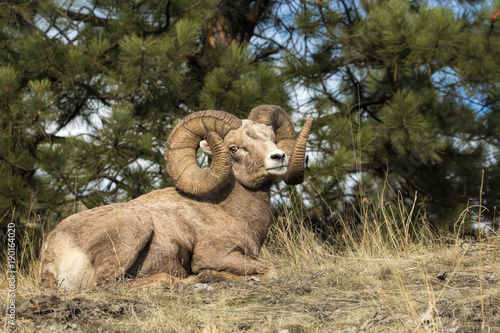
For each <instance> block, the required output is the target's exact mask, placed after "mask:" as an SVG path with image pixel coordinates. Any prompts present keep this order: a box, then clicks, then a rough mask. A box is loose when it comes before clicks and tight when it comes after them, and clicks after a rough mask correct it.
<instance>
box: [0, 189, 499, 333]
mask: <svg viewBox="0 0 500 333" xmlns="http://www.w3.org/2000/svg"><path fill="white" fill-rule="evenodd" d="M404 200H405V199H404V198H402V197H398V199H397V200H395V201H394V202H384V201H383V199H379V200H378V201H377V202H370V201H368V200H366V201H365V202H364V204H363V205H362V207H361V209H359V210H358V211H357V214H358V216H357V218H356V223H354V221H349V220H340V221H338V222H339V223H340V225H341V226H342V228H341V229H342V230H341V232H339V233H338V234H336V235H334V236H330V237H329V238H328V239H327V240H326V241H325V237H322V236H320V235H318V233H317V231H315V230H313V228H312V227H311V223H310V221H309V220H308V219H307V217H306V216H305V215H303V209H302V207H291V208H285V209H284V210H283V211H282V212H281V213H280V214H278V215H277V216H276V217H275V218H274V221H273V224H272V227H271V229H270V232H269V235H268V240H267V242H266V244H265V246H264V248H263V250H262V253H261V256H260V258H259V260H261V261H264V262H266V263H268V264H272V265H274V266H275V267H276V268H277V271H278V275H277V276H276V277H274V278H267V279H254V278H253V279H248V280H241V281H222V280H214V281H211V282H205V283H202V284H197V283H196V281H195V282H194V283H191V284H186V285H182V286H178V287H175V288H171V289H168V288H165V289H161V288H156V289H155V288H149V289H142V290H130V289H127V288H125V287H124V286H123V285H121V284H119V283H117V284H116V285H113V286H110V287H106V288H97V289H94V290H86V291H80V292H65V291H54V290H43V289H40V288H39V287H38V276H37V274H38V273H37V266H38V262H37V259H36V256H29V253H30V251H33V249H32V248H30V246H31V245H30V242H29V237H25V239H26V241H25V242H24V243H19V244H18V248H19V252H18V253H19V255H20V260H19V261H21V260H22V259H23V255H25V256H26V257H25V258H28V257H29V258H28V259H27V260H28V264H27V265H26V266H25V267H18V269H19V271H18V276H17V277H18V279H17V285H16V288H17V290H16V305H17V311H18V313H17V317H16V330H18V331H21V332H32V331H41V332H44V331H47V332H50V331H58V330H68V331H78V332H96V331H101V332H282V333H285V332H481V331H482V332H500V324H499V323H500V291H499V290H500V288H499V287H500V254H499V252H500V241H499V238H498V235H495V234H490V235H481V237H480V238H464V237H462V234H463V233H462V232H461V230H462V229H463V227H464V226H465V220H466V219H467V218H468V217H467V216H468V214H469V213H470V211H472V210H475V209H476V207H470V208H469V210H470V211H465V212H464V213H463V214H462V215H460V216H459V217H457V223H456V229H457V232H456V233H454V234H448V235H443V234H437V233H436V232H435V231H434V230H433V228H432V227H431V226H430V224H429V221H428V219H427V216H426V212H425V210H424V209H423V207H422V206H420V205H418V204H417V202H418V200H417V198H413V201H411V202H410V204H407V203H406V202H405V201H404ZM323 236H324V235H323ZM23 253H25V254H23ZM4 259H5V258H3V257H2V259H1V260H4ZM2 267H4V266H3V265H2ZM197 282H201V281H197ZM7 284H8V281H7V280H6V275H5V274H1V276H0V311H2V313H6V312H5V310H6V306H7V304H8V303H7V302H8V297H7ZM2 327H3V328H4V329H7V328H8V325H6V324H5V321H4V322H2Z"/></svg>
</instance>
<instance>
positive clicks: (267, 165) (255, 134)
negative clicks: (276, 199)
mask: <svg viewBox="0 0 500 333" xmlns="http://www.w3.org/2000/svg"><path fill="white" fill-rule="evenodd" d="M224 142H225V144H226V145H227V148H228V150H229V152H230V153H231V157H232V160H233V172H234V175H235V177H236V179H237V180H238V181H239V182H240V183H241V184H242V185H244V186H246V187H249V188H258V187H260V186H262V184H264V183H265V182H268V181H270V180H272V179H273V178H274V177H276V176H282V175H284V174H286V172H287V168H288V158H287V156H286V154H285V153H284V152H283V151H282V150H280V149H278V147H277V146H276V135H275V133H274V131H273V129H272V127H271V126H267V125H264V124H258V123H254V122H253V121H251V120H243V121H242V126H241V127H240V128H238V129H236V130H232V131H230V132H229V133H228V134H227V135H226V136H225V138H224ZM200 147H201V148H202V149H203V150H204V151H205V152H206V153H208V154H210V153H211V151H210V148H209V147H208V144H207V143H206V141H202V142H201V143H200Z"/></svg>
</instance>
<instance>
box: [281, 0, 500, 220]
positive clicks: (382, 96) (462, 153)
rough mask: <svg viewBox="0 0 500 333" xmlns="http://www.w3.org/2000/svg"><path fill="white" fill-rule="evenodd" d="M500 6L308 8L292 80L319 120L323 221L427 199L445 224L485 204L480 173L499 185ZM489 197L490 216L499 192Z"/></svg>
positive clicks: (317, 172)
mask: <svg viewBox="0 0 500 333" xmlns="http://www.w3.org/2000/svg"><path fill="white" fill-rule="evenodd" d="M447 5H448V6H449V7H447ZM499 6H500V3H499V2H495V4H492V3H487V2H485V3H480V4H479V3H478V4H475V2H470V3H469V2H461V3H453V2H448V3H441V2H440V3H437V4H436V3H435V2H432V3H427V2H426V1H395V0H390V1H319V0H318V1H310V2H309V1H307V2H301V11H300V15H298V16H297V19H296V21H295V23H296V25H297V28H298V29H299V33H300V37H299V38H300V39H302V41H303V46H302V49H300V50H291V51H290V52H289V53H288V56H287V66H286V73H287V77H288V78H289V79H291V80H292V81H293V82H294V84H295V85H298V86H302V87H306V89H307V93H308V94H307V96H308V99H307V103H308V104H307V105H308V106H309V107H310V108H311V109H312V110H314V111H313V113H314V114H316V116H317V117H318V126H317V132H316V136H317V142H316V143H315V145H314V147H313V149H314V150H315V151H316V154H317V159H318V160H320V161H325V163H322V164H317V165H316V166H314V167H313V168H312V171H311V178H312V185H313V186H308V187H306V194H308V196H309V197H310V196H311V193H314V192H315V191H317V190H318V189H319V191H320V193H321V194H322V195H323V196H324V197H326V198H327V199H326V200H325V201H323V202H319V201H317V207H318V210H317V213H316V214H317V215H318V217H319V218H320V219H323V220H327V219H329V218H331V217H332V216H331V211H330V209H329V208H328V207H327V206H326V205H325V204H330V203H332V202H333V203H337V206H336V207H338V208H339V209H340V210H344V211H345V213H346V214H348V212H349V208H348V207H352V206H353V207H356V206H357V205H358V204H356V201H359V200H366V199H367V198H368V199H370V200H375V199H376V198H377V197H378V196H379V195H380V194H384V195H385V199H384V200H391V199H393V198H394V195H397V193H398V192H399V193H402V195H403V196H404V197H405V198H407V199H411V198H412V197H413V196H414V193H418V195H419V197H420V198H421V200H422V201H423V202H425V204H426V207H427V209H428V211H429V213H430V214H431V216H432V217H433V218H435V219H436V221H437V222H438V223H440V224H446V223H451V222H453V221H454V220H455V218H456V216H458V214H459V213H460V211H461V210H462V209H464V208H465V206H466V205H467V204H468V203H470V204H477V203H478V200H477V198H478V197H479V191H480V184H481V170H484V171H485V184H491V185H492V184H498V182H499V176H500V172H499V171H500V170H498V156H499V155H498V148H499V145H498V143H499V142H498V138H499V134H500V131H499V130H498V128H497V127H496V126H497V124H498V123H497V120H496V119H497V118H498V114H499V111H500V110H499V109H498V96H499V95H498V94H499V93H500V90H499V89H500V86H499V85H498V82H499V80H500V58H499V57H498V54H500V53H499V52H500V44H499V42H500V39H499V33H500V28H499V22H497V21H496V17H494V16H492V14H493V13H494V12H495V10H496V9H497V8H498V7H499ZM493 128H496V130H493ZM353 184H354V185H353ZM346 185H347V186H349V187H350V188H346ZM313 187H314V188H313ZM388 187H389V188H388ZM483 191H484V193H483V202H482V203H483V205H485V206H486V207H487V208H489V209H490V212H491V215H493V212H494V210H495V208H494V207H495V206H497V205H498V200H499V199H500V197H499V196H498V191H497V190H495V189H494V188H493V187H490V186H489V185H486V187H485V188H484V189H483ZM346 193H347V194H351V195H352V196H353V197H354V198H353V199H352V200H350V199H347V200H345V199H344V198H345V197H346ZM474 198H476V200H475V201H474ZM471 199H472V201H471ZM353 200H354V203H353ZM346 201H349V202H350V203H348V204H346ZM333 206H334V207H335V205H333ZM358 213H359V212H358Z"/></svg>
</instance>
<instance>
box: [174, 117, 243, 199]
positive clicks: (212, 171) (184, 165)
mask: <svg viewBox="0 0 500 333" xmlns="http://www.w3.org/2000/svg"><path fill="white" fill-rule="evenodd" d="M240 126H241V120H240V119H238V118H237V117H235V116H234V115H232V114H230V113H227V112H224V111H217V110H205V111H198V112H194V113H192V114H190V115H189V116H187V117H186V118H184V119H183V120H181V121H180V122H179V123H178V124H177V126H175V127H174V129H173V130H172V132H171V133H170V136H169V137H168V139H167V144H166V145H165V162H166V169H167V172H168V174H169V175H170V177H171V179H172V181H173V182H174V186H175V187H176V188H177V189H179V190H181V191H182V192H185V193H188V194H193V195H205V194H209V193H212V192H215V191H217V190H219V189H220V188H221V187H222V186H223V185H224V184H225V181H226V179H227V178H228V177H229V175H230V174H231V172H232V163H231V156H230V154H229V151H227V150H225V149H223V147H224V141H223V138H224V137H225V136H226V134H227V133H228V132H229V131H230V130H233V129H237V128H239V127H240ZM203 139H205V140H207V142H208V143H209V145H210V146H211V147H212V146H214V149H213V154H212V164H211V166H210V168H208V169H206V170H204V169H201V168H200V167H199V166H198V163H197V161H196V151H197V150H198V148H199V143H200V141H201V140H203Z"/></svg>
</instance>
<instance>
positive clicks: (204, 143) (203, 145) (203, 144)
mask: <svg viewBox="0 0 500 333" xmlns="http://www.w3.org/2000/svg"><path fill="white" fill-rule="evenodd" d="M200 148H201V149H202V150H203V151H204V152H205V153H207V154H209V155H212V150H211V149H210V146H209V145H208V142H207V141H206V140H203V141H201V142H200Z"/></svg>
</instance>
